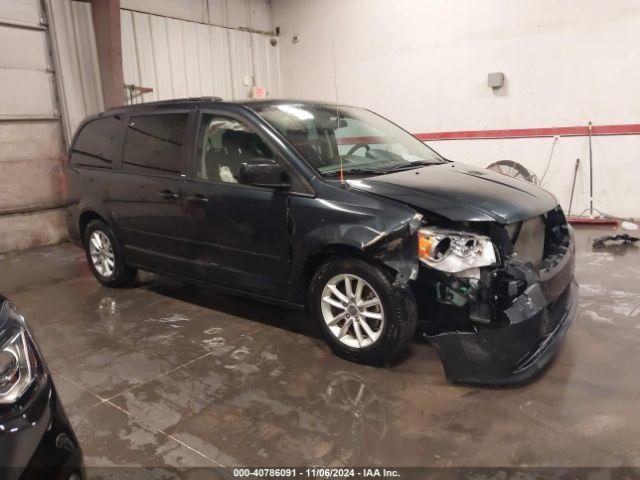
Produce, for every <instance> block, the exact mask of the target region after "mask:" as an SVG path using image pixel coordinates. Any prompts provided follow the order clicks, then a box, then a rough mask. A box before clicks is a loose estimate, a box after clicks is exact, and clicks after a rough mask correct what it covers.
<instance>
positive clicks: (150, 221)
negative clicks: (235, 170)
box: [109, 112, 189, 274]
mask: <svg viewBox="0 0 640 480" xmlns="http://www.w3.org/2000/svg"><path fill="white" fill-rule="evenodd" d="M188 117H189V112H179V113H164V112H163V113H157V114H151V115H149V114H145V115H136V116H133V115H132V116H130V117H129V122H128V126H127V132H126V136H125V141H124V149H123V157H122V168H121V169H120V170H119V173H118V174H117V175H114V179H113V181H112V182H111V184H110V192H109V193H110V200H109V202H110V205H111V209H112V212H113V214H114V216H115V217H116V219H117V223H118V225H119V227H120V230H121V231H120V236H121V240H122V243H123V244H124V248H125V254H126V255H127V258H128V259H129V260H130V261H131V262H133V263H138V264H141V265H143V266H145V267H149V268H152V269H156V270H162V271H166V272H170V273H175V274H185V273H188V267H189V258H188V257H189V253H188V252H189V250H188V242H187V240H188V239H187V237H186V234H185V218H184V213H185V199H184V191H183V187H184V183H185V179H186V177H187V171H188V161H187V154H186V152H185V148H184V145H185V139H186V137H187V120H188Z"/></svg>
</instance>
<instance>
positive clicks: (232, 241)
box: [185, 113, 289, 296]
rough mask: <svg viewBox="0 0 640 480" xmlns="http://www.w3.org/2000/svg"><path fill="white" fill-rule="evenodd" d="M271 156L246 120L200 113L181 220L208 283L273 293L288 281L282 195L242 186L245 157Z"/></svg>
mask: <svg viewBox="0 0 640 480" xmlns="http://www.w3.org/2000/svg"><path fill="white" fill-rule="evenodd" d="M257 158H269V159H275V160H277V158H276V156H275V155H274V153H273V151H272V149H271V148H269V147H268V146H267V144H266V143H265V141H264V140H263V138H262V137H261V136H260V135H259V134H257V133H256V132H255V130H254V129H253V128H251V126H250V125H248V124H247V123H245V122H244V121H242V120H239V119H237V118H232V117H230V116H227V115H225V114H213V113H203V114H202V115H201V116H200V121H199V128H198V134H197V135H196V148H195V172H194V175H193V177H194V178H193V179H192V180H190V181H188V182H187V184H186V186H185V201H186V216H185V218H186V224H187V231H188V233H189V235H190V238H191V245H190V251H191V255H192V260H193V269H194V273H195V275H196V276H197V277H198V278H200V279H202V280H204V281H207V282H211V283H216V284H220V285H223V286H227V287H231V288H234V289H239V290H246V291H250V292H253V293H256V294H260V295H266V296H278V293H279V290H280V289H281V287H282V286H284V285H285V284H286V282H287V279H288V272H289V263H288V254H289V240H288V233H287V232H288V230H287V202H288V193H287V192H286V191H279V190H273V189H267V188H258V187H254V186H251V185H243V184H242V182H241V180H240V178H239V172H240V167H241V165H242V164H243V163H245V162H248V161H250V160H253V159H257Z"/></svg>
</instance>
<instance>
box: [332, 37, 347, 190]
mask: <svg viewBox="0 0 640 480" xmlns="http://www.w3.org/2000/svg"><path fill="white" fill-rule="evenodd" d="M331 60H332V61H333V90H334V93H335V96H336V130H337V129H338V127H339V126H340V104H339V103H338V74H337V73H336V44H335V42H331ZM336 149H337V151H338V157H340V185H342V186H343V187H344V186H345V185H346V183H345V181H344V169H343V168H342V154H341V153H340V147H338V141H337V139H336Z"/></svg>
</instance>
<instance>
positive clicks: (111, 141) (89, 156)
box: [71, 116, 122, 169]
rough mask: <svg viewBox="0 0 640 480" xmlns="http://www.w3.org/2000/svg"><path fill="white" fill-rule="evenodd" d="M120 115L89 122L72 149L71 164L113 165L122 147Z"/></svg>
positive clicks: (81, 165) (98, 166)
mask: <svg viewBox="0 0 640 480" xmlns="http://www.w3.org/2000/svg"><path fill="white" fill-rule="evenodd" d="M121 128H122V119H121V117H120V116H113V117H105V118H100V119H98V120H93V121H91V122H89V123H87V124H86V125H85V126H84V127H83V128H82V130H80V133H79V134H78V138H77V139H76V142H75V143H74V145H73V149H72V150H71V165H73V166H80V167H92V168H105V169H109V168H112V167H113V163H114V162H115V161H116V159H117V158H118V151H119V149H120V142H119V138H120V132H121Z"/></svg>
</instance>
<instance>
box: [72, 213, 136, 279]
mask: <svg viewBox="0 0 640 480" xmlns="http://www.w3.org/2000/svg"><path fill="white" fill-rule="evenodd" d="M83 245H84V250H85V254H86V256H87V262H89V268H91V271H92V272H93V275H94V276H95V277H96V279H97V280H98V281H99V282H100V283H102V284H103V285H106V286H107V287H122V286H125V285H128V284H130V283H132V282H133V280H135V278H136V275H137V273H138V270H137V269H135V268H132V267H129V266H127V264H126V262H125V261H124V256H123V255H122V251H121V249H120V245H119V244H118V241H117V240H116V237H115V235H114V234H113V231H112V230H111V228H109V226H108V225H107V224H106V223H104V222H103V221H102V220H92V221H91V222H89V225H87V228H86V229H85V231H84V238H83Z"/></svg>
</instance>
